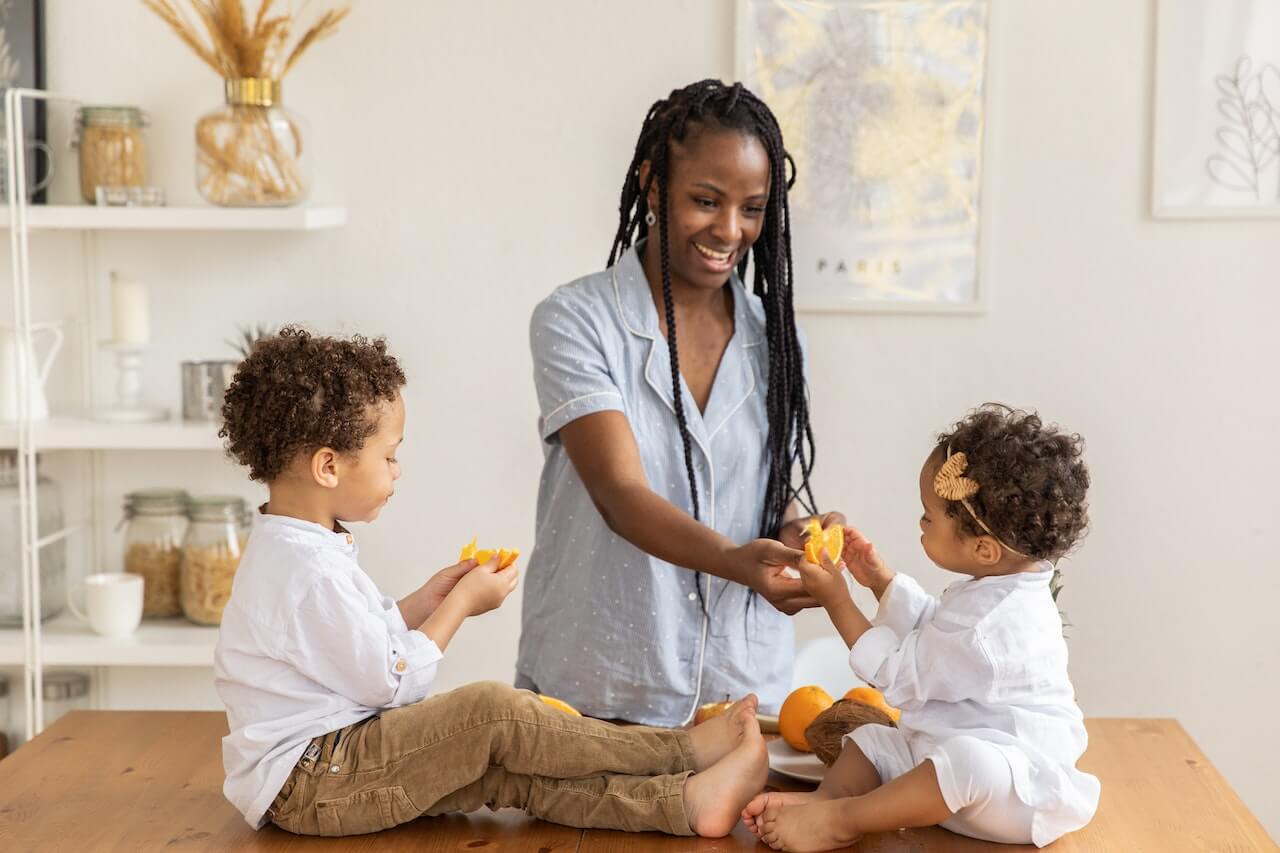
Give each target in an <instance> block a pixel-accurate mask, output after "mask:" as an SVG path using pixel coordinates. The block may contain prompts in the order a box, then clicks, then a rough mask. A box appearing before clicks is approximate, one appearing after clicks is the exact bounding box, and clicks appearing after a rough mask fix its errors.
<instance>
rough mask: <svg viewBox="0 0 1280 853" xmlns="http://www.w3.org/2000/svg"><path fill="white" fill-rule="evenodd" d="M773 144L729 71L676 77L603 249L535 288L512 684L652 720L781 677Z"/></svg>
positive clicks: (786, 491) (787, 648) (773, 134)
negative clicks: (525, 543) (546, 288)
mask: <svg viewBox="0 0 1280 853" xmlns="http://www.w3.org/2000/svg"><path fill="white" fill-rule="evenodd" d="M788 164H791V159H790V157H789V156H788V155H787V153H786V151H785V149H784V148H783V144H782V134H781V132H780V131H779V129H778V124H777V121H776V120H775V119H774V117H773V114H772V113H771V112H770V111H769V109H768V107H766V106H765V105H764V103H763V102H761V101H760V100H759V99H758V98H756V97H755V96H754V95H753V94H752V93H751V92H749V91H748V90H746V89H745V88H743V87H742V85H741V84H734V85H733V86H726V85H724V84H723V83H721V82H719V81H717V80H703V81H701V82H699V83H694V84H692V85H690V86H687V87H685V88H683V89H678V90H675V91H673V92H672V93H671V95H670V96H669V97H667V98H666V99H664V100H661V101H659V102H657V103H656V104H654V105H653V107H652V108H650V110H649V113H648V115H647V116H646V118H645V122H644V125H643V127H642V128H641V131H640V138H639V140H638V142H637V143H636V148H635V154H634V157H633V158H632V162H631V165H630V166H629V167H628V170H627V177H626V182H625V184H624V186H623V190H622V199H621V204H620V206H619V214H620V221H619V224H618V231H617V235H616V236H615V238H614V244H613V248H612V250H611V251H610V253H609V268H608V269H607V270H605V271H604V272H601V273H596V274H595V275H591V276H587V277H586V278H583V279H579V280H578V281H575V282H572V283H570V284H567V285H565V286H563V287H561V288H558V289H557V290H556V291H555V292H554V293H552V294H551V296H549V297H548V298H547V299H546V300H544V301H543V302H542V303H541V304H540V305H539V306H538V307H537V308H536V309H535V311H534V315H533V320H532V323H531V329H530V337H531V345H532V349H533V356H534V381H535V383H536V385H537V390H538V402H539V406H540V410H541V417H540V419H539V429H540V432H541V435H542V438H543V442H544V444H543V450H544V454H545V460H544V466H543V472H542V482H541V486H540V488H539V496H538V518H537V533H536V536H537V538H536V542H535V545H534V549H533V553H532V555H531V556H530V558H529V562H528V569H527V572H526V579H527V580H526V588H525V592H524V610H523V617H522V631H521V637H520V656H519V660H518V662H517V679H516V684H517V686H520V687H529V688H532V689H537V690H539V691H541V692H545V693H550V694H552V695H555V696H558V697H560V698H563V699H565V700H567V701H569V702H570V703H571V704H573V705H575V706H576V707H578V708H579V709H580V710H581V711H582V712H583V713H585V714H589V715H591V716H598V717H604V718H613V719H626V720H629V721H632V722H638V723H646V724H649V725H663V726H673V725H679V724H682V723H685V722H687V721H688V720H689V719H690V718H691V717H692V716H693V714H694V712H695V710H696V709H697V706H698V705H699V704H700V703H703V702H709V701H719V700H721V699H723V698H724V697H725V696H726V695H729V696H739V695H742V694H744V693H747V692H757V693H759V695H760V699H761V707H762V709H764V710H766V711H768V710H773V709H776V707H777V705H778V704H779V703H780V702H781V700H782V698H783V697H784V696H785V695H786V691H787V688H788V686H789V683H790V674H791V664H792V658H793V646H794V636H793V630H792V626H791V621H790V619H789V616H790V614H793V613H796V612H797V611H799V610H801V609H802V608H806V607H812V606H813V605H814V604H815V602H814V601H813V600H812V599H810V598H809V597H808V596H807V595H806V594H805V593H804V590H803V588H802V587H801V585H800V582H799V581H798V580H794V579H792V578H790V577H788V576H787V575H786V574H784V572H785V569H786V567H787V566H788V565H793V564H795V563H796V562H797V561H798V560H800V559H801V557H802V554H801V552H800V551H798V550H797V548H799V547H800V546H801V545H802V540H801V533H800V531H801V529H802V528H803V525H804V521H805V519H801V518H797V517H796V516H797V512H796V509H795V506H794V504H795V502H796V501H800V502H802V503H804V504H805V505H806V506H807V507H808V509H809V511H811V512H812V511H813V496H812V492H811V491H810V489H809V473H810V471H811V470H812V461H813V438H812V433H811V431H810V429H809V410H808V403H807V395H806V388H805V383H804V358H803V353H802V349H801V346H800V342H799V339H798V336H797V332H796V327H795V320H794V315H793V310H792V303H791V283H792V272H791V240H790V232H789V229H788V213H787V200H786V194H787V188H788V187H789V186H790V183H791V181H792V180H793V179H794V177H792V178H791V179H788V177H787V166H788ZM791 166H792V172H793V173H794V164H791ZM633 235H637V239H636V241H635V243H634V245H633V243H632V237H633ZM615 261H616V263H615ZM748 266H751V267H752V269H753V285H754V286H753V290H754V293H749V292H748V291H747V290H746V289H745V287H744V286H743V283H742V280H741V278H740V277H741V276H744V275H745V274H746V270H747V268H748ZM796 471H798V475H799V484H798V485H796V486H793V485H792V475H793V472H796ZM842 520H843V517H842V516H839V514H837V513H832V514H829V515H828V516H825V517H824V518H823V522H824V524H827V523H831V522H832V521H842ZM779 540H780V541H779ZM739 542H745V543H746V544H742V545H739V544H737V543H739Z"/></svg>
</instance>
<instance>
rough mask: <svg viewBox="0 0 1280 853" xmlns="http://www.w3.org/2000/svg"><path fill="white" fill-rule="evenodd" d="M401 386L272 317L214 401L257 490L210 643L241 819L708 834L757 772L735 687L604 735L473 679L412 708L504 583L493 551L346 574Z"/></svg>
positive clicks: (344, 343)
mask: <svg viewBox="0 0 1280 853" xmlns="http://www.w3.org/2000/svg"><path fill="white" fill-rule="evenodd" d="M404 383H405V376H404V372H403V371H402V370H401V368H400V365H399V363H398V362H397V361H396V359H395V358H394V357H393V356H391V355H390V354H389V353H388V352H387V346H386V343H385V342H384V341H382V340H374V341H370V340H367V339H365V338H362V337H353V338H345V339H344V338H332V337H320V336H315V335H312V334H310V333H309V332H307V331H305V330H303V329H300V328H296V327H290V328H286V329H284V330H283V331H281V332H280V333H279V334H278V335H276V336H275V337H272V338H269V339H267V340H264V341H262V342H260V343H259V344H257V345H256V346H255V348H254V349H253V351H252V352H251V353H250V354H249V357H248V358H246V359H245V361H244V362H243V363H242V364H241V365H240V368H239V370H238V371H237V372H236V375H235V378H234V380H233V382H232V384H231V387H230V388H229V389H228V391H227V394H226V402H225V405H224V406H223V417H224V419H225V426H224V427H223V429H222V432H221V435H222V436H223V437H224V438H225V439H226V442H227V448H228V451H229V452H230V454H231V455H232V456H233V457H234V458H235V459H236V460H237V461H239V462H240V463H241V464H243V465H245V466H246V467H247V468H248V469H249V476H250V477H251V478H252V479H255V480H260V481H263V482H265V483H266V484H267V487H268V489H269V493H270V497H269V500H268V501H267V503H266V504H264V505H263V506H262V507H261V508H259V510H258V511H257V513H255V516H254V524H253V531H252V533H251V535H250V537H249V542H248V544H247V546H246V547H245V552H244V555H243V557H242V558H241V561H240V565H239V568H238V569H237V571H236V577H235V583H234V587H233V589H232V593H231V599H230V601H229V602H228V604H227V607H226V610H225V611H224V613H223V617H222V627H221V631H220V632H219V638H218V646H217V650H216V653H215V661H214V665H215V679H216V686H217V689H218V693H219V695H220V696H221V698H222V701H223V703H224V704H225V705H226V708H227V722H228V726H229V728H230V733H229V734H228V735H227V736H226V737H225V738H224V739H223V742H222V754H223V766H224V769H225V770H226V774H227V778H226V783H225V784H224V786H223V792H224V793H225V794H226V796H227V799H229V800H230V801H231V802H232V803H233V804H234V805H235V806H236V808H238V809H239V810H240V812H241V813H242V814H243V815H244V817H245V819H246V820H247V821H248V822H249V824H250V825H251V826H253V827H254V828H255V829H256V828H260V827H262V826H264V825H265V824H266V823H268V822H273V823H275V824H276V825H277V826H279V827H281V828H283V829H286V830H288V831H290V832H295V833H301V834H306V835H355V834H360V833H367V832H375V831H378V830H382V829H386V828H389V827H391V826H394V825H396V824H399V823H405V822H407V821H411V820H413V819H415V818H417V817H419V816H422V815H440V814H445V813H447V812H458V811H462V812H465V811H471V810H474V809H477V808H480V807H481V806H484V805H488V806H491V807H494V808H498V807H503V806H514V807H517V808H523V809H525V810H526V811H527V812H528V813H529V814H531V815H533V816H536V817H540V818H543V819H545V820H550V821H556V822H559V823H565V824H569V825H572V826H579V827H596V828H607V829H626V830H659V831H663V832H668V833H673V834H677V835H692V834H695V833H697V834H701V835H710V836H716V835H724V834H727V833H728V832H729V830H730V829H732V827H733V825H734V824H735V823H736V822H737V818H738V814H739V812H740V811H741V809H742V807H743V806H744V805H745V804H746V803H747V801H748V800H749V799H750V798H751V796H753V795H754V794H755V793H757V792H758V791H759V790H760V789H761V788H762V787H763V784H764V778H765V774H766V772H767V758H766V755H765V749H764V742H763V740H762V739H761V736H760V728H759V725H758V723H757V722H756V718H755V709H756V699H755V697H754V696H747V697H745V698H744V699H742V700H741V701H739V702H738V703H737V704H736V705H735V706H734V707H733V709H732V710H731V711H730V712H728V713H726V714H724V715H723V716H721V717H717V718H716V719H714V720H711V721H710V722H707V723H704V724H703V725H701V726H698V727H696V728H694V729H692V730H690V731H670V730H662V729H649V728H643V727H630V728H620V727H617V726H613V725H610V724H609V723H605V722H601V721H599V720H592V719H587V718H583V717H578V716H572V715H570V714H567V713H564V712H562V711H559V710H555V709H554V708H552V707H551V706H549V705H547V704H546V703H544V702H542V701H540V700H539V698H538V697H537V696H536V695H534V694H533V693H530V692H529V691H526V690H515V689H513V688H511V687H507V686H505V685H502V684H497V683H492V682H485V683H477V684H470V685H467V686H465V687H461V688H459V689H457V690H453V691H450V692H447V693H442V694H439V695H436V696H431V697H428V695H427V693H428V689H429V687H430V685H431V682H432V680H433V679H434V678H435V674H436V668H437V665H438V664H439V662H440V661H441V660H442V659H443V658H444V655H445V651H446V649H447V648H448V646H449V642H450V640H452V638H453V636H454V634H455V633H456V632H457V631H458V629H459V628H460V627H461V625H462V623H463V621H464V620H465V619H466V618H467V617H469V616H475V615H478V614H481V613H485V612H487V611H490V610H493V609H495V608H497V607H498V606H499V605H501V604H502V602H503V600H504V599H506V597H507V595H509V594H510V593H511V591H512V590H513V589H515V586H516V581H517V579H518V577H519V575H518V572H517V570H516V568H515V567H510V568H506V569H502V568H500V567H499V564H498V558H497V557H495V558H494V559H492V560H490V561H489V562H487V563H485V564H483V565H477V564H476V561H475V560H464V561H462V562H460V563H458V564H456V565H452V566H448V567H446V568H444V569H441V570H440V571H438V572H436V573H435V575H434V576H432V577H431V578H430V580H428V581H427V582H426V583H425V584H423V585H422V586H421V587H420V588H419V589H417V590H416V591H414V592H412V593H410V594H409V595H407V596H405V597H404V598H401V599H400V600H399V601H397V600H395V599H392V598H388V597H386V596H384V595H383V594H382V593H381V592H380V591H379V590H378V588H377V586H376V585H375V584H374V583H373V581H372V580H371V579H370V578H369V576H368V575H367V574H365V573H364V571H363V570H362V569H361V567H360V565H359V562H358V560H357V553H358V552H357V549H356V545H355V540H354V538H353V537H352V535H351V534H350V533H349V532H348V531H347V529H346V527H345V526H344V524H345V523H348V522H352V521H365V522H367V521H373V520H374V519H375V518H377V516H378V514H379V513H380V512H381V510H382V507H383V506H385V505H386V503H387V501H388V500H389V499H390V497H391V495H392V493H393V492H394V489H395V483H396V480H398V479H399V478H400V473H401V472H400V464H399V462H398V461H397V459H396V451H397V448H398V447H399V446H400V443H401V442H402V441H403V439H404V433H405V406H404V400H403V398H402V397H401V394H400V389H401V387H402V386H403V385H404ZM415 550H416V549H415Z"/></svg>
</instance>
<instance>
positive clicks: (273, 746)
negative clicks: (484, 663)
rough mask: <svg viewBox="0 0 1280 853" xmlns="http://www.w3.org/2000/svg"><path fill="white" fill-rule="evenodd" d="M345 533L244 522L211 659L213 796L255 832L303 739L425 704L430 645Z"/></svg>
mask: <svg viewBox="0 0 1280 853" xmlns="http://www.w3.org/2000/svg"><path fill="white" fill-rule="evenodd" d="M356 555H357V550H356V546H355V542H354V541H353V539H352V537H351V535H350V534H349V533H346V532H345V531H343V532H334V531H332V530H326V529H325V528H324V527H322V526H320V525H318V524H313V523H311V522H308V521H301V520H299V519H295V518H287V517H284V516H277V515H267V514H265V513H262V512H261V511H259V512H256V513H255V514H254V523H253V531H252V533H251V534H250V536H249V541H248V544H247V545H246V547H245V551H244V555H243V557H242V558H241V560H240V565H239V568H238V569H237V570H236V576H235V583H234V585H233V587H232V592H231V599H230V601H229V602H228V603H227V607H226V609H225V610H224V611H223V614H222V625H221V629H220V632H219V636H218V645H217V649H216V651H215V653H214V683H215V686H216V687H217V690H218V695H219V696H220V697H221V698H222V702H223V704H224V705H225V706H226V708H227V723H228V725H229V727H230V734H228V735H227V736H226V737H225V738H223V739H222V763H223V768H224V769H225V771H226V774H227V779H226V782H225V784H224V785H223V789H222V790H223V793H224V794H225V795H226V797H227V799H228V800H230V801H231V802H232V804H233V805H235V807H236V808H237V809H239V810H240V812H241V813H242V814H243V815H244V817H245V820H246V821H248V822H249V824H250V825H251V826H253V827H254V828H255V829H256V828H259V827H261V826H263V825H264V824H265V823H266V822H267V818H266V811H267V808H268V807H269V806H270V805H271V801H272V800H274V799H275V797H276V794H277V793H278V792H279V791H280V788H281V786H282V785H284V783H285V780H286V779H288V777H289V773H290V772H291V771H292V770H293V767H294V765H295V764H297V762H298V760H299V758H301V757H302V753H303V751H304V750H305V749H306V747H307V744H308V742H310V740H311V739H312V738H314V737H318V736H320V735H324V734H327V733H329V732H332V731H335V730H337V729H340V728H342V727H343V726H348V725H350V724H352V723H355V722H358V721H360V720H363V719H365V718H366V717H370V716H373V715H374V714H376V713H377V712H378V711H379V710H382V709H385V708H395V707H399V706H401V705H409V704H412V703H414V702H418V701H420V700H421V699H423V698H425V697H426V695H427V691H428V688H429V687H430V685H431V682H432V681H433V680H434V679H435V675H436V664H437V662H438V661H439V660H440V659H441V658H442V657H443V655H442V654H441V652H440V649H439V648H438V647H437V646H436V644H435V643H434V642H432V641H431V640H430V639H429V638H428V637H427V636H426V635H425V634H423V633H422V632H421V631H417V630H410V629H409V627H408V626H407V625H406V624H405V621H404V618H403V617H402V616H401V615H400V608H399V607H398V606H397V605H396V602H395V600H394V599H391V598H387V597H384V596H383V595H382V594H381V593H380V592H379V591H378V588H377V586H375V585H374V583H373V581H372V580H371V579H370V578H369V576H368V575H366V574H365V573H364V571H363V570H362V569H361V568H360V565H359V564H358V563H357V561H356Z"/></svg>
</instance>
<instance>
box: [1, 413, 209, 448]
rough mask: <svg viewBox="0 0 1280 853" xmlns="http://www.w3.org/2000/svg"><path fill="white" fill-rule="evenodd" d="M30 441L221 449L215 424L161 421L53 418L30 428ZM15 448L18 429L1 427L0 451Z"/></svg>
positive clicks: (81, 445) (85, 445) (54, 444)
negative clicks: (123, 421)
mask: <svg viewBox="0 0 1280 853" xmlns="http://www.w3.org/2000/svg"><path fill="white" fill-rule="evenodd" d="M31 437H32V441H33V442H34V443H35V444H36V446H37V448H38V449H39V450H40V451H41V452H44V451H49V450H220V449H221V448H222V443H221V441H220V440H219V439H218V427H217V425H216V424H199V423H184V422H182V421H162V422H160V423H152V424H113V423H103V422H100V421H94V420H89V419H87V418H73V417H54V418H50V419H49V420H47V421H41V422H38V423H35V424H33V425H32V430H31ZM17 449H18V427H17V426H16V425H13V424H0V450H17Z"/></svg>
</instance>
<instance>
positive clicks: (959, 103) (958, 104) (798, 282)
mask: <svg viewBox="0 0 1280 853" xmlns="http://www.w3.org/2000/svg"><path fill="white" fill-rule="evenodd" d="M989 5H990V4H989V2H988V0H820V1H819V0H738V10H737V50H736V58H737V76H738V78H739V79H741V80H742V81H743V82H744V83H746V85H747V86H748V87H750V88H751V89H752V91H754V92H755V93H756V94H758V95H759V96H760V97H761V98H762V99H764V101H765V102H766V103H767V104H768V105H769V107H770V108H771V109H772V110H773V112H774V114H775V115H776V116H777V117H778V121H779V123H780V124H781V126H782V134H783V139H784V140H785V142H786V145H787V150H788V151H789V152H790V153H791V155H792V157H793V158H794V159H795V161H796V170H797V181H796V185H795V187H794V188H793V189H792V191H791V194H790V197H789V201H790V208H791V218H792V224H791V239H792V247H793V252H794V269H795V283H794V288H795V294H794V295H795V304H796V308H797V310H801V311H882V312H883V311H889V312H927V313H981V312H982V311H984V310H985V308H986V288H985V287H983V285H982V281H981V271H982V264H981V263H980V260H981V254H982V252H981V248H982V240H981V236H982V235H981V225H982V185H983V181H984V168H983V137H984V123H985V116H984V113H985V109H984V102H985V97H986V89H987V86H986V77H987V40H988V24H989V20H988V19H989Z"/></svg>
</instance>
